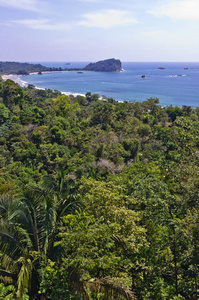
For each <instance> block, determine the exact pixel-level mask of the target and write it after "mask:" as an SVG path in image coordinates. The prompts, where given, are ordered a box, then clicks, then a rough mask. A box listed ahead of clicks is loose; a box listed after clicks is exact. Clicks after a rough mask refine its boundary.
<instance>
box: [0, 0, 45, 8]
mask: <svg viewBox="0 0 199 300" xmlns="http://www.w3.org/2000/svg"><path fill="white" fill-rule="evenodd" d="M40 5H41V2H38V1H37V0H0V6H4V7H13V8H17V9H25V10H33V11H37V10H38V7H39V6H40Z"/></svg>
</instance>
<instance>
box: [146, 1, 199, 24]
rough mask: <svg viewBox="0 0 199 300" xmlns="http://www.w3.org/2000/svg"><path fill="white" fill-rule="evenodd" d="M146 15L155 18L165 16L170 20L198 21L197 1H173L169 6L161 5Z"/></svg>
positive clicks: (198, 2)
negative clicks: (151, 15)
mask: <svg viewBox="0 0 199 300" xmlns="http://www.w3.org/2000/svg"><path fill="white" fill-rule="evenodd" d="M148 13H150V14H153V15H155V16H158V17H159V16H160V17H161V16H167V17H170V18H172V19H179V20H180V19H181V20H184V19H185V20H186V19H187V20H199V1H198V0H183V1H182V0H181V1H173V2H171V3H170V4H169V5H161V6H160V7H156V8H155V9H154V10H151V11H148Z"/></svg>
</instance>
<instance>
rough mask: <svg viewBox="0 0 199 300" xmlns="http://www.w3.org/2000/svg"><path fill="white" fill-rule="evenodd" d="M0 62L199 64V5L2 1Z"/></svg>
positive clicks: (141, 0) (191, 1) (180, 1)
mask: <svg viewBox="0 0 199 300" xmlns="http://www.w3.org/2000/svg"><path fill="white" fill-rule="evenodd" d="M0 26H1V29H0V41H1V46H0V61H19V62H51V61H52V62H55V61H57V62H59V61H60V62H72V61H84V62H95V61H98V60H102V59H108V58H117V59H120V60H121V61H123V62H128V61H132V62H146V61H148V62H150V61H151V62H153V61H154V62H155V61H158V62H167V61H176V62H178V61H182V62H189V61H194V62H198V61H199V0H56V1H55V0H0Z"/></svg>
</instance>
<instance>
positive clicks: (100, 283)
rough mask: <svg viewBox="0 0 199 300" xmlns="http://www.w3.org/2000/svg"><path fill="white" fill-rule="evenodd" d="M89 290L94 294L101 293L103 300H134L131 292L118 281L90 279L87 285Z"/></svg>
mask: <svg viewBox="0 0 199 300" xmlns="http://www.w3.org/2000/svg"><path fill="white" fill-rule="evenodd" d="M86 284H87V285H89V289H91V290H92V291H93V292H96V293H103V294H104V300H111V299H118V300H119V299H121V300H122V299H124V300H136V299H137V298H136V296H135V295H134V293H133V292H132V291H130V290H129V289H128V288H126V287H125V286H124V285H123V284H122V283H121V282H119V281H118V279H115V278H111V277H105V278H102V279H96V278H93V279H90V280H89V281H88V282H87V283H86Z"/></svg>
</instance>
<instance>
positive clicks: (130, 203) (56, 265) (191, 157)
mask: <svg viewBox="0 0 199 300" xmlns="http://www.w3.org/2000/svg"><path fill="white" fill-rule="evenodd" d="M198 175H199V108H195V109H193V108H191V107H189V106H183V107H182V108H180V107H173V106H169V107H161V106H160V105H159V101H158V99H157V98H150V99H147V100H146V101H144V102H142V103H139V102H128V103H127V102H124V103H118V102H117V101H115V100H114V99H111V98H106V97H104V98H103V100H99V96H98V95H97V94H94V95H91V93H89V92H88V93H87V94H86V95H85V97H83V96H77V97H74V96H72V95H71V96H70V97H68V96H65V95H62V94H61V93H60V92H58V91H52V90H49V89H46V90H37V89H35V88H34V86H32V85H30V86H29V87H28V88H21V87H19V86H18V85H17V84H16V83H14V82H13V81H11V80H7V81H5V82H3V81H0V280H1V282H0V299H4V298H5V297H6V296H7V299H24V300H25V299H53V300H54V299H55V300H56V299H57V300H58V299H59V300H60V299H63V300H84V299H93V300H97V299H101V300H102V299H104V300H105V299H108V300H113V299H118V300H120V299H121V300H124V299H140V300H150V299H153V300H167V299H168V300H170V299H190V300H191V299H198V297H199V290H198V280H199V238H198V237H199V200H198V199H199V180H198Z"/></svg>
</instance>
